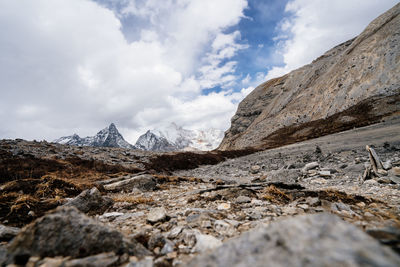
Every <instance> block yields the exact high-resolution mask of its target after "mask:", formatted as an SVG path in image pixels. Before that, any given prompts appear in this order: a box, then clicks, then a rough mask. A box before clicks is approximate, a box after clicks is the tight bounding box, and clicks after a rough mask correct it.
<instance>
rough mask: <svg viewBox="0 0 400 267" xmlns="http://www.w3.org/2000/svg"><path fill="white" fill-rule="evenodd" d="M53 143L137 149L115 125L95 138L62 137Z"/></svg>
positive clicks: (103, 130)
mask: <svg viewBox="0 0 400 267" xmlns="http://www.w3.org/2000/svg"><path fill="white" fill-rule="evenodd" d="M53 142H54V143H59V144H65V145H72V146H94V147H121V148H135V147H134V146H133V145H131V144H129V143H128V142H127V141H125V139H124V137H123V136H122V135H121V134H120V133H119V131H118V129H117V127H116V126H115V124H114V123H111V124H110V125H109V126H108V127H106V128H104V129H102V130H101V131H99V132H98V133H97V134H96V135H95V136H87V137H84V138H81V137H79V135H77V134H73V135H70V136H64V137H61V138H59V139H56V140H54V141H53Z"/></svg>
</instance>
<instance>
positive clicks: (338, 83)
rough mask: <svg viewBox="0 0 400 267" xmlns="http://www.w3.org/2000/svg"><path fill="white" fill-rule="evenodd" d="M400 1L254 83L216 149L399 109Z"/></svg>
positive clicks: (278, 141) (281, 139) (316, 131)
mask: <svg viewBox="0 0 400 267" xmlns="http://www.w3.org/2000/svg"><path fill="white" fill-rule="evenodd" d="M399 13H400V4H397V5H396V6H394V7H393V8H392V9H390V10H388V11H387V12H386V13H384V14H382V15H381V16H379V17H378V18H376V19H375V20H374V21H372V22H371V23H370V24H369V25H368V27H367V28H366V29H365V30H364V31H363V32H362V33H361V34H360V35H359V36H358V37H356V38H354V39H352V40H349V41H347V42H345V43H343V44H340V45H338V46H336V47H334V48H332V49H331V50H329V51H327V52H326V53H325V54H324V55H322V56H320V57H319V58H317V59H316V60H314V61H313V62H312V63H311V64H308V65H306V66H303V67H301V68H299V69H297V70H294V71H292V72H290V73H288V74H286V75H284V76H282V77H279V78H276V79H272V80H269V81H267V82H265V83H263V84H261V85H260V86H258V87H257V88H256V89H254V91H253V92H252V93H250V94H249V95H248V96H247V97H246V98H245V99H244V100H243V101H242V102H241V103H240V104H239V107H238V110H237V112H236V114H235V116H234V117H233V118H232V121H231V128H230V129H229V130H228V131H227V132H226V133H225V137H224V139H223V141H222V143H221V145H220V146H219V149H221V150H230V149H240V148H244V147H257V148H271V147H277V146H281V145H285V144H290V143H294V142H298V141H301V140H306V139H310V138H315V137H319V136H322V135H326V134H330V133H334V132H339V131H343V130H347V129H351V128H354V127H360V126H365V125H369V124H372V123H375V122H378V121H380V120H382V119H383V118H385V117H386V116H393V115H399V114H400V64H399V62H400V16H399Z"/></svg>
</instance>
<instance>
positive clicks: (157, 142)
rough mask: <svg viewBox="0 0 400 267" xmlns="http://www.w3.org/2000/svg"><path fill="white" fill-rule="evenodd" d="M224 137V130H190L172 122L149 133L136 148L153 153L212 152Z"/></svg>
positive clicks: (138, 142) (140, 138) (141, 137)
mask: <svg viewBox="0 0 400 267" xmlns="http://www.w3.org/2000/svg"><path fill="white" fill-rule="evenodd" d="M223 137H224V132H223V131H222V130H218V129H207V130H188V129H184V128H183V127H181V126H178V125H177V124H176V123H173V122H172V123H170V124H168V125H166V126H164V127H160V128H158V129H154V130H151V131H147V132H146V133H145V134H144V135H142V136H140V137H139V139H138V141H137V142H136V145H135V146H137V147H139V148H141V149H144V150H152V151H178V150H212V149H215V148H217V147H218V145H219V143H220V142H221V141H222V138H223Z"/></svg>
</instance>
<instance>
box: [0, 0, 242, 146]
mask: <svg viewBox="0 0 400 267" xmlns="http://www.w3.org/2000/svg"><path fill="white" fill-rule="evenodd" d="M109 1H110V2H109V3H112V4H115V5H117V4H116V3H118V5H119V8H116V9H114V10H110V9H108V8H106V7H104V6H101V5H99V4H97V3H95V2H93V1H89V0H35V1H31V0H19V1H14V0H3V1H1V2H0V25H2V27H0V82H1V84H2V86H1V89H0V90H1V95H2V97H1V98H0V121H1V123H2V125H7V129H6V130H3V131H2V132H1V133H0V134H1V135H0V138H7V137H12V138H16V137H23V138H26V139H34V138H36V139H43V138H46V139H48V140H51V139H53V138H56V137H59V136H61V135H65V134H70V133H73V132H78V133H79V134H81V135H91V134H94V133H96V131H97V130H99V129H101V128H102V127H104V126H105V124H108V123H110V122H116V123H117V126H120V128H121V129H122V132H123V134H125V135H126V136H127V137H128V138H130V139H128V141H130V142H134V141H135V138H136V137H137V134H138V129H140V130H142V129H145V128H147V129H148V128H152V127H153V126H156V124H157V123H160V122H161V121H165V120H168V121H175V122H176V123H178V124H185V126H186V127H194V126H195V125H206V124H210V126H213V127H217V128H227V127H228V126H229V125H227V124H228V123H229V119H230V117H231V116H232V115H233V113H234V112H235V109H236V105H235V103H236V101H237V99H238V97H239V98H240V97H242V96H241V95H240V96H238V95H236V94H235V93H232V92H221V93H218V94H217V93H215V94H209V95H207V96H203V95H201V92H202V90H203V89H206V88H209V87H212V86H227V85H229V84H232V83H235V82H236V79H237V77H236V76H234V71H235V67H236V64H237V63H236V62H235V61H233V60H231V58H232V57H233V56H234V55H235V54H236V53H237V51H238V50H240V49H244V48H246V46H244V45H241V44H239V42H240V33H239V32H236V31H235V32H231V33H229V32H225V31H226V29H227V28H228V27H230V26H233V25H236V24H237V23H238V22H239V21H240V19H241V18H242V17H243V10H244V8H246V6H247V1H246V0H220V1H214V0H196V1H192V0H179V1H172V0H147V1H144V0H143V1H135V0H124V1H119V2H118V1H114V0H109ZM126 18H138V19H141V20H142V22H143V21H145V22H146V23H144V24H140V25H142V26H143V25H145V26H143V27H142V26H140V25H139V24H138V27H139V26H140V27H142V28H141V29H140V30H139V31H137V32H138V34H137V36H136V37H135V38H136V39H135V41H133V42H128V41H127V39H126V38H125V36H124V34H123V33H122V31H121V28H122V26H123V25H122V24H121V20H122V19H126ZM220 105H221V106H220ZM202 113H204V114H202ZM204 120H206V121H208V122H209V123H204ZM225 120H226V122H225Z"/></svg>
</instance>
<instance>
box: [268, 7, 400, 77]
mask: <svg viewBox="0 0 400 267" xmlns="http://www.w3.org/2000/svg"><path fill="white" fill-rule="evenodd" d="M397 2H398V1H397V0H363V1H360V0H335V1H330V0H292V1H290V2H288V4H287V5H286V12H288V13H289V14H290V15H289V16H288V17H286V18H284V19H282V21H281V23H280V26H279V33H278V35H277V36H276V37H275V39H274V40H275V41H277V46H278V51H277V53H280V54H282V55H283V63H284V66H283V67H274V68H272V69H271V70H270V71H269V72H268V74H267V76H266V79H271V78H274V77H278V76H281V75H283V74H286V73H288V72H289V71H291V70H294V69H296V68H299V67H301V66H303V65H305V64H308V63H310V62H311V61H312V60H313V59H315V58H317V57H318V56H320V55H322V54H323V53H324V52H326V51H327V50H329V49H330V48H333V47H334V46H336V45H338V44H340V43H342V42H344V41H347V40H349V39H351V38H353V37H355V36H357V35H358V34H360V33H361V31H362V30H363V29H364V28H365V27H366V26H367V25H368V23H369V22H371V21H372V20H373V19H374V18H376V17H377V16H378V15H380V14H381V13H383V12H385V11H386V10H388V9H389V8H391V7H392V6H394V5H395V4H396V3H397Z"/></svg>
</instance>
